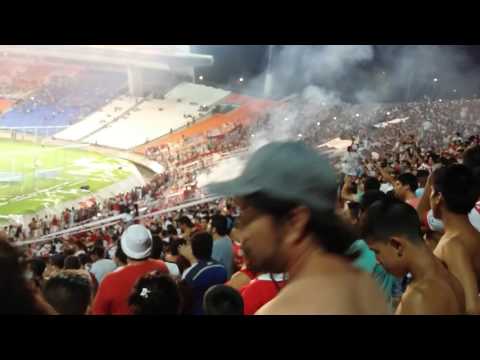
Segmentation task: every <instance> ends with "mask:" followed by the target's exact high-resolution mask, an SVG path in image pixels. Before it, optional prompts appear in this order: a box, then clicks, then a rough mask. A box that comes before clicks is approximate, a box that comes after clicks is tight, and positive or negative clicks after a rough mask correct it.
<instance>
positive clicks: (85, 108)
mask: <svg viewBox="0 0 480 360" xmlns="http://www.w3.org/2000/svg"><path fill="white" fill-rule="evenodd" d="M55 73H56V76H55V77H51V78H50V79H49V81H48V83H47V85H46V86H44V87H41V88H40V89H39V90H38V91H36V92H34V93H32V94H30V95H29V98H28V99H26V100H25V101H23V102H22V103H20V104H19V105H18V106H16V107H14V108H13V109H12V110H11V111H9V112H8V113H5V114H4V115H3V116H2V117H1V118H0V125H1V126H4V127H30V129H25V131H26V132H30V133H37V134H39V135H46V136H49V135H53V133H52V129H41V128H40V129H38V128H37V127H43V126H65V127H66V126H69V125H72V124H74V123H75V122H76V121H77V120H78V119H79V118H80V117H83V116H86V115H88V114H90V113H92V112H93V111H95V110H96V109H97V108H98V107H100V106H102V105H104V104H105V103H106V102H110V98H111V97H113V96H116V95H118V93H119V92H120V91H121V90H122V89H123V87H124V86H125V85H126V75H124V74H120V73H113V72H100V71H91V72H85V73H81V74H79V73H77V72H70V73H68V72H65V71H63V72H61V73H58V72H55Z"/></svg>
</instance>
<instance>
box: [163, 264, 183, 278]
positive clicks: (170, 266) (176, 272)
mask: <svg viewBox="0 0 480 360" xmlns="http://www.w3.org/2000/svg"><path fill="white" fill-rule="evenodd" d="M165 265H167V268H168V271H169V272H170V275H172V276H174V277H175V276H178V277H180V269H179V268H178V265H177V264H175V263H171V262H168V261H165Z"/></svg>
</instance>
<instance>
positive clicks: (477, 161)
mask: <svg viewBox="0 0 480 360" xmlns="http://www.w3.org/2000/svg"><path fill="white" fill-rule="evenodd" d="M463 165H465V166H466V167H468V168H469V169H470V170H475V169H477V168H480V146H478V145H477V146H474V147H472V148H470V149H468V150H467V151H465V152H464V153H463Z"/></svg>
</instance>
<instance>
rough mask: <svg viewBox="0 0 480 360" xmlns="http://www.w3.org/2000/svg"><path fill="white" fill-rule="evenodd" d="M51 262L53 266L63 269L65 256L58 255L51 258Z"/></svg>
mask: <svg viewBox="0 0 480 360" xmlns="http://www.w3.org/2000/svg"><path fill="white" fill-rule="evenodd" d="M50 262H51V264H52V265H53V266H56V267H58V268H59V269H63V264H64V262H65V256H64V255H63V254H56V255H53V256H52V257H50Z"/></svg>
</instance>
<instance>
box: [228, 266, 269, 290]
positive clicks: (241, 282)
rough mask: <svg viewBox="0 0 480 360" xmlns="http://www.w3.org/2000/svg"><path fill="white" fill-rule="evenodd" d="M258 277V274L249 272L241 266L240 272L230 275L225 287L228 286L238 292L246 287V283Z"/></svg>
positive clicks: (245, 267)
mask: <svg viewBox="0 0 480 360" xmlns="http://www.w3.org/2000/svg"><path fill="white" fill-rule="evenodd" d="M258 275H260V274H259V273H256V272H253V271H251V270H249V269H248V268H247V266H246V265H243V266H242V267H241V268H240V270H238V271H237V272H236V273H235V274H233V275H232V277H231V278H230V280H228V281H227V282H226V283H225V285H228V286H230V287H232V288H234V289H236V290H240V289H241V288H243V287H244V286H246V285H248V283H249V282H250V281H252V280H253V279H255V278H256V277H257V276H258Z"/></svg>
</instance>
